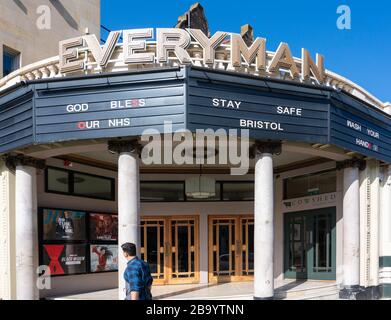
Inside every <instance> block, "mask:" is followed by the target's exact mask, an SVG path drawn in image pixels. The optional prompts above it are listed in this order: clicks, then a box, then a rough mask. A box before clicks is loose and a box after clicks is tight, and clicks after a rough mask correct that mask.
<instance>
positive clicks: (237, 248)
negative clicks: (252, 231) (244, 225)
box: [235, 240, 242, 256]
mask: <svg viewBox="0 0 391 320" xmlns="http://www.w3.org/2000/svg"><path fill="white" fill-rule="evenodd" d="M241 246H242V243H241V242H240V241H239V240H236V242H235V254H236V256H238V255H240V247H241Z"/></svg>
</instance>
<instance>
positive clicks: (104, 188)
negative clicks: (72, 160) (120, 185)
mask: <svg viewBox="0 0 391 320" xmlns="http://www.w3.org/2000/svg"><path fill="white" fill-rule="evenodd" d="M73 180H74V181H73V183H74V186H73V190H74V194H75V195H79V196H87V197H92V198H99V199H107V200H111V199H112V198H113V194H112V188H111V186H112V180H111V179H106V178H102V177H95V176H90V175H86V174H81V173H74V179H73Z"/></svg>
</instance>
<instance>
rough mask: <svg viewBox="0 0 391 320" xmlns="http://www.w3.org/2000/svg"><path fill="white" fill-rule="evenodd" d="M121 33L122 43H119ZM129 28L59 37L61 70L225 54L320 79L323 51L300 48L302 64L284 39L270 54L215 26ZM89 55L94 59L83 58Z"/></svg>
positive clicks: (197, 60) (184, 61)
mask: <svg viewBox="0 0 391 320" xmlns="http://www.w3.org/2000/svg"><path fill="white" fill-rule="evenodd" d="M121 34H122V37H123V43H122V44H118V40H119V38H120V37H121ZM152 39H154V29H152V28H146V29H131V30H123V31H114V32H110V34H109V36H108V38H107V42H106V43H105V45H103V46H101V45H100V43H99V41H98V39H97V37H96V36H95V35H89V34H87V35H84V36H80V37H77V38H73V39H69V40H65V41H61V42H60V53H59V55H60V71H61V73H63V74H66V73H70V72H77V71H83V70H86V69H87V68H88V67H89V68H93V69H96V70H102V69H105V68H107V67H108V66H109V64H110V63H118V62H120V63H122V64H124V65H132V64H133V65H137V64H167V63H168V62H169V60H172V59H175V60H176V61H178V63H179V64H181V65H188V64H194V65H199V64H201V63H202V64H204V65H206V66H209V67H215V65H216V63H215V62H218V61H221V60H224V61H226V60H228V61H229V63H230V65H231V67H232V68H234V69H235V68H242V67H243V68H246V67H249V66H251V67H254V68H255V70H256V71H257V72H258V73H259V75H265V74H267V75H269V76H271V77H273V75H277V74H279V72H281V71H283V72H286V74H287V75H288V77H290V78H291V79H297V80H300V79H301V80H308V79H309V78H312V79H314V80H315V81H317V82H318V83H323V82H324V79H325V67H324V58H323V56H321V55H319V54H317V55H316V63H315V62H314V61H313V60H312V58H311V56H310V54H309V52H308V51H307V50H306V49H302V60H301V66H299V65H298V63H297V61H295V59H294V58H293V56H292V53H291V50H290V49H289V46H288V45H287V44H286V43H281V44H280V45H279V47H278V49H277V51H276V52H275V54H274V55H271V54H269V53H268V52H267V51H266V39H264V38H256V39H255V41H254V42H253V43H252V44H251V46H247V44H246V43H245V42H244V40H243V39H242V37H241V35H240V34H236V33H228V32H221V31H218V32H216V33H215V34H214V35H213V36H212V37H207V36H206V35H205V34H204V33H203V32H202V31H201V30H198V29H186V30H184V29H177V28H158V29H156V41H153V40H152ZM88 61H90V62H91V61H93V63H92V64H91V63H88Z"/></svg>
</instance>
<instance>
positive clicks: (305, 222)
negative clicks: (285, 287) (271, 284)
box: [284, 207, 336, 280]
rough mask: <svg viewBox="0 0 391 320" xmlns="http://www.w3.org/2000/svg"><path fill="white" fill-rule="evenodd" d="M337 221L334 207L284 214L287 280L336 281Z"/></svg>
mask: <svg viewBox="0 0 391 320" xmlns="http://www.w3.org/2000/svg"><path fill="white" fill-rule="evenodd" d="M335 217H336V209H335V207H332V208H324V209H316V210H308V211H302V212H293V213H286V214H285V216H284V225H285V226H284V228H285V233H284V234H285V240H284V265H285V278H294V279H317V280H335V277H336V275H335V269H336V227H335Z"/></svg>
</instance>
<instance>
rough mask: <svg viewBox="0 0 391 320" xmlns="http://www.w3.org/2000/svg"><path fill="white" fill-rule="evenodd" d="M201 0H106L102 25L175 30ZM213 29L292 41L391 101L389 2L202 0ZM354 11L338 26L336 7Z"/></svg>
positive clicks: (271, 45) (271, 44)
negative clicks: (247, 30)
mask: <svg viewBox="0 0 391 320" xmlns="http://www.w3.org/2000/svg"><path fill="white" fill-rule="evenodd" d="M194 2H196V1H187V0H161V1H156V0H149V1H135V0H101V6H102V24H103V25H104V26H106V27H108V28H109V29H111V30H122V29H132V28H145V27H153V28H156V27H173V26H174V25H175V23H176V21H177V17H178V16H179V15H181V14H183V13H184V12H185V11H187V10H188V9H189V7H190V5H191V4H193V3H194ZM200 3H201V4H202V5H203V7H204V9H205V12H206V16H207V18H208V22H209V27H210V30H211V32H212V33H214V32H215V31H218V30H221V31H228V32H238V33H239V32H240V26H241V25H243V24H246V23H249V24H251V25H252V26H253V27H254V33H255V36H259V37H264V38H267V50H271V51H275V50H276V48H277V46H278V44H279V43H280V42H281V41H284V42H287V43H288V44H289V46H290V48H291V50H292V52H293V54H294V55H295V56H298V57H300V56H301V48H302V47H305V48H307V49H308V50H310V52H311V54H312V55H313V56H314V55H315V53H316V52H318V53H321V54H323V55H324V56H325V64H326V68H327V69H330V70H332V71H334V72H336V73H338V74H340V75H342V76H344V77H346V78H348V79H350V80H352V81H354V82H356V83H358V84H359V85H361V86H362V87H364V88H365V89H366V90H368V91H369V92H371V93H372V94H374V95H375V96H377V97H378V98H379V99H381V100H382V101H391V1H389V0H372V1H369V0H340V1H338V0H312V1H311V0H295V1H289V0H279V1H263V0H257V1H253V0H251V1H250V0H241V1H227V0H203V1H200ZM340 5H348V6H349V7H350V9H351V18H352V28H351V30H339V29H338V28H337V26H336V21H337V18H338V16H339V15H338V14H337V7H338V6H340Z"/></svg>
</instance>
